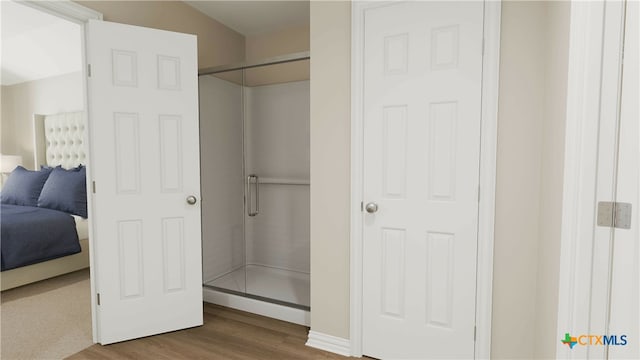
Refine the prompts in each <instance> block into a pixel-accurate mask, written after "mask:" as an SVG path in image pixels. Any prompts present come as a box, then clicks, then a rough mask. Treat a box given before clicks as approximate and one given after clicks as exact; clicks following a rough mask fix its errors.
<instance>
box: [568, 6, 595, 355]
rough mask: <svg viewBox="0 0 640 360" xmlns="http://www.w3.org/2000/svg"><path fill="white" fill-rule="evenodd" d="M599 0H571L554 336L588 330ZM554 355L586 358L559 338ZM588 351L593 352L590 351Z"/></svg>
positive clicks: (584, 352) (592, 231) (592, 237)
mask: <svg viewBox="0 0 640 360" xmlns="http://www.w3.org/2000/svg"><path fill="white" fill-rule="evenodd" d="M604 7H605V4H604V2H603V1H590V2H579V1H577V2H571V25H570V38H569V44H570V46H569V67H568V70H569V71H568V72H569V74H568V84H567V117H566V127H565V154H564V185H563V199H562V230H561V239H560V269H559V270H560V280H559V293H558V323H557V338H558V339H560V338H561V337H562V336H563V335H564V333H566V332H572V331H584V332H585V333H586V332H588V331H589V330H590V326H591V320H590V315H591V309H590V297H591V286H592V285H591V280H592V279H591V276H589V275H588V274H591V269H592V261H593V260H592V257H593V245H594V244H593V239H594V238H595V235H594V225H595V224H594V222H595V209H594V208H595V207H594V200H596V199H595V195H596V182H597V167H598V164H597V161H598V151H599V150H598V146H596V145H597V144H598V142H599V140H598V139H599V130H600V124H599V118H600V91H601V85H602V84H601V80H602V79H601V74H602V71H603V69H602V50H603V49H602V44H603V34H604V25H605V24H604V16H605V9H604ZM556 346H557V347H556V358H559V359H575V358H578V359H579V358H587V357H588V356H589V355H590V354H589V353H588V352H587V349H586V348H587V347H580V346H578V347H575V348H573V349H572V350H569V348H568V347H567V346H565V345H562V344H561V343H560V341H558V343H557V344H556ZM591 356H593V354H591Z"/></svg>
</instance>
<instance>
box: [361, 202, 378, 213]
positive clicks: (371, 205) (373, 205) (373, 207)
mask: <svg viewBox="0 0 640 360" xmlns="http://www.w3.org/2000/svg"><path fill="white" fill-rule="evenodd" d="M364 209H365V210H367V212H368V213H369V214H373V213H374V212H376V211H378V204H376V203H374V202H370V203H368V204H367V205H366V206H365V207H364Z"/></svg>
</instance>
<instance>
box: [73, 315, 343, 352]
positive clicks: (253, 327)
mask: <svg viewBox="0 0 640 360" xmlns="http://www.w3.org/2000/svg"><path fill="white" fill-rule="evenodd" d="M307 332H308V329H307V328H306V327H304V326H301V325H296V324H291V323H287V322H284V321H279V320H274V319H271V318H267V317H264V316H259V315H254V314H250V313H246V312H243V311H237V310H233V309H229V308H225V307H222V306H218V305H212V304H207V303H205V304H204V325H203V326H200V327H197V328H192V329H187V330H181V331H175V332H171V333H166V334H162V335H156V336H150V337H147V338H143V339H137V340H131V341H126V342H122V343H117V344H112V345H107V346H102V345H98V344H95V345H93V346H91V347H88V348H86V349H84V350H82V351H81V352H79V353H77V354H74V355H72V356H70V357H69V358H68V359H72V360H78V359H238V360H246V359H346V357H344V356H340V355H336V354H332V353H329V352H325V351H322V350H317V349H313V348H310V347H308V346H305V342H306V341H307Z"/></svg>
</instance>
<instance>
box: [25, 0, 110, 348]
mask: <svg viewBox="0 0 640 360" xmlns="http://www.w3.org/2000/svg"><path fill="white" fill-rule="evenodd" d="M20 3H21V4H23V5H26V6H29V7H31V8H33V9H36V10H40V11H44V12H46V13H49V14H51V15H55V16H58V17H60V18H63V19H66V20H69V21H71V22H74V23H76V24H79V25H80V26H81V28H82V29H81V31H80V36H81V39H80V46H81V47H82V48H81V54H82V78H83V81H82V94H83V97H84V99H83V105H84V109H83V110H84V116H85V118H84V121H85V124H86V131H85V139H84V143H85V144H89V142H88V136H89V135H88V134H89V130H90V129H89V128H90V126H91V123H90V122H89V119H88V117H87V116H88V115H87V114H88V109H89V108H88V96H87V57H86V49H87V41H86V34H85V24H86V23H87V22H88V21H89V20H92V19H94V20H102V13H99V12H97V11H95V10H92V9H89V8H87V7H84V6H82V5H80V4H77V3H75V2H73V1H70V0H58V1H33V0H27V1H20ZM85 151H86V154H87V189H91V178H92V177H91V146H90V145H89V146H87V147H86V148H85ZM92 205H93V200H92V197H91V196H87V210H88V215H89V220H88V221H89V224H88V236H89V267H90V268H91V271H90V278H91V324H92V336H93V342H94V343H97V342H98V333H97V328H98V327H97V324H98V321H99V320H98V315H97V309H96V305H97V304H96V295H95V294H96V277H95V275H94V274H95V271H93V269H94V260H93V259H94V248H95V247H94V244H93V221H92V219H93V210H92V209H93V206H92Z"/></svg>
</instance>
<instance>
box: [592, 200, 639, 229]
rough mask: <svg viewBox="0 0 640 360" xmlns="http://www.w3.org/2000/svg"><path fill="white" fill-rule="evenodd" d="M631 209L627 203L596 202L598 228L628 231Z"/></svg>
mask: <svg viewBox="0 0 640 360" xmlns="http://www.w3.org/2000/svg"><path fill="white" fill-rule="evenodd" d="M631 208H632V205H631V204H629V203H623V202H615V201H600V202H598V218H597V224H598V226H603V227H613V228H618V229H630V228H631Z"/></svg>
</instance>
